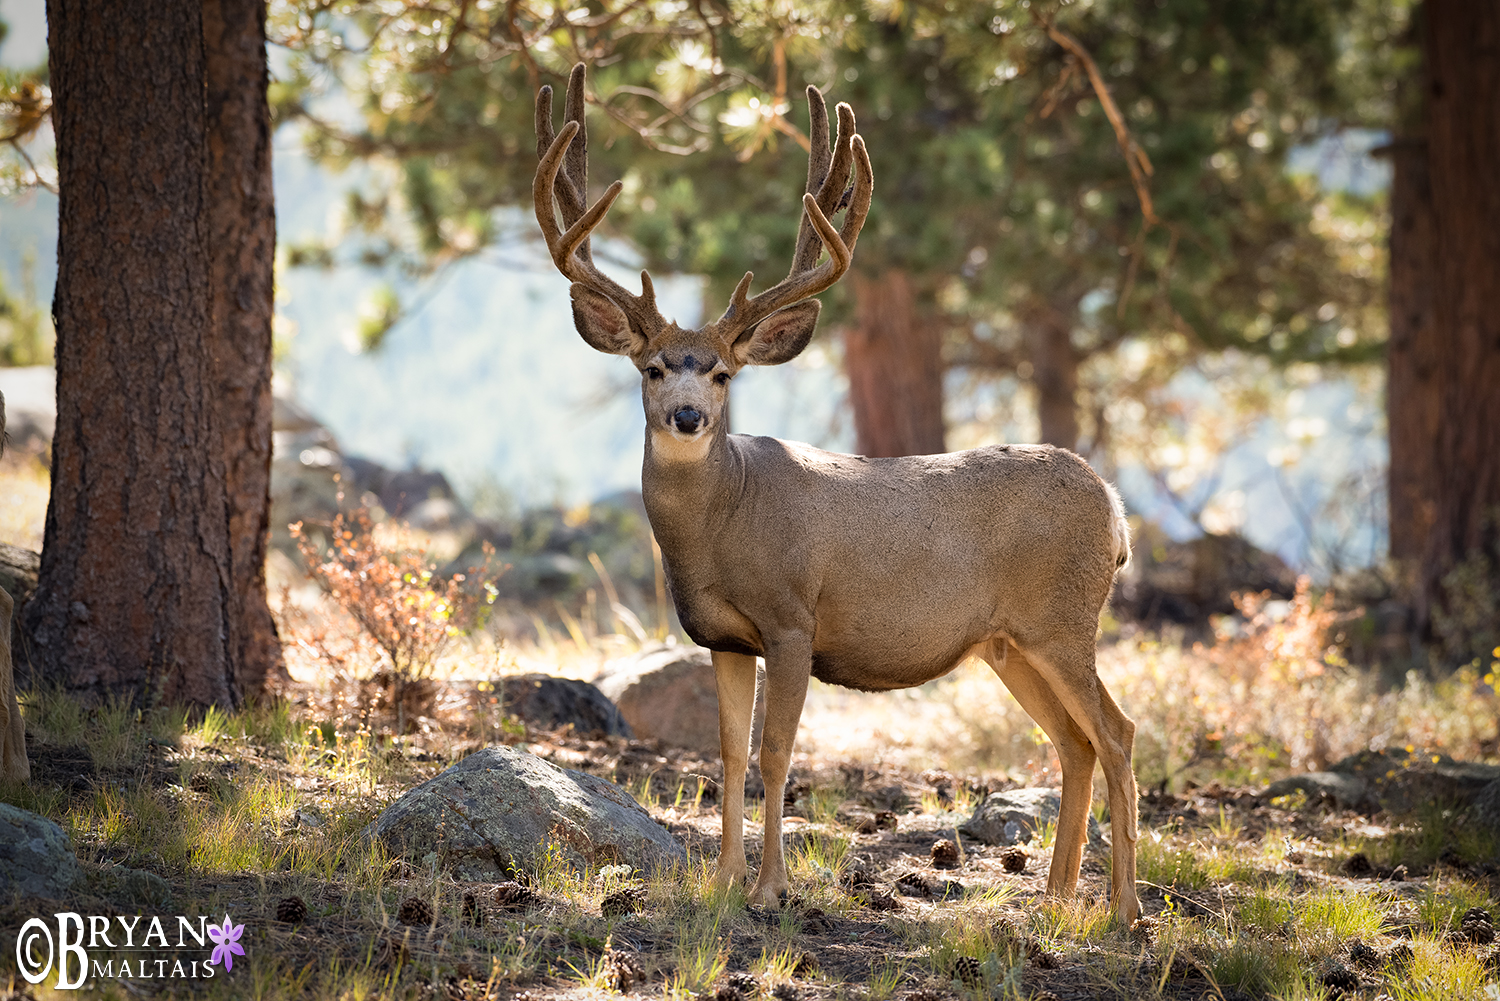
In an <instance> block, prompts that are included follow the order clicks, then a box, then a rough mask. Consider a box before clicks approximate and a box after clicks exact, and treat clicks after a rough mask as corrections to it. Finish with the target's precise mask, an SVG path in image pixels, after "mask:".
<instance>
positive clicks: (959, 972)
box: [953, 956, 984, 987]
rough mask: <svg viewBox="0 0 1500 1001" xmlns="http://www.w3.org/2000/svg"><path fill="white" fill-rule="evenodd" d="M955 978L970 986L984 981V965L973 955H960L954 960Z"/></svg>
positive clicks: (975, 985) (976, 985)
mask: <svg viewBox="0 0 1500 1001" xmlns="http://www.w3.org/2000/svg"><path fill="white" fill-rule="evenodd" d="M953 979H954V980H957V981H959V982H960V983H963V984H965V985H966V986H969V987H978V986H980V985H981V984H983V983H984V966H983V965H981V964H980V962H979V960H977V959H975V958H974V957H973V956H959V957H958V958H957V959H955V960H954V961H953Z"/></svg>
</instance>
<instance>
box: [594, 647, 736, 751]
mask: <svg viewBox="0 0 1500 1001" xmlns="http://www.w3.org/2000/svg"><path fill="white" fill-rule="evenodd" d="M595 680H596V682H597V683H598V685H599V690H600V691H602V692H603V693H604V694H605V695H606V696H608V697H609V698H611V699H613V700H614V703H615V705H617V706H619V707H620V713H621V715H623V716H624V717H625V719H626V720H627V721H628V722H629V723H630V727H631V729H633V730H634V731H635V735H636V736H637V737H640V738H643V739H647V740H660V741H662V742H663V743H666V744H671V745H673V746H674V747H681V748H685V749H687V750H691V751H697V752H699V753H701V754H707V755H711V756H715V757H717V756H718V754H719V693H718V686H717V684H716V683H715V681H714V666H713V661H712V659H711V657H710V654H709V652H708V651H707V650H705V649H703V648H702V647H697V646H654V647H648V648H646V649H644V650H642V651H641V652H640V653H638V654H635V655H634V656H632V657H624V658H621V659H619V660H614V661H610V662H609V663H608V664H606V665H605V668H604V672H603V673H602V674H601V675H600V676H599V677H598V678H597V679H595ZM764 685H765V668H764V667H761V668H760V669H759V671H758V678H757V682H756V697H755V718H754V722H753V723H752V724H751V731H750V733H751V736H750V744H751V747H752V749H753V748H758V747H759V746H760V731H761V727H762V725H763V724H764V722H765V697H764ZM752 753H753V751H752Z"/></svg>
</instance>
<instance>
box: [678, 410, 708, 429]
mask: <svg viewBox="0 0 1500 1001" xmlns="http://www.w3.org/2000/svg"><path fill="white" fill-rule="evenodd" d="M672 423H673V424H676V425H677V430H679V431H681V432H682V433H683V434H692V433H693V432H694V431H696V430H698V429H699V428H700V427H702V426H703V415H702V414H700V413H698V411H696V410H690V409H688V408H686V407H684V408H683V409H681V410H679V411H677V413H675V414H673V415H672Z"/></svg>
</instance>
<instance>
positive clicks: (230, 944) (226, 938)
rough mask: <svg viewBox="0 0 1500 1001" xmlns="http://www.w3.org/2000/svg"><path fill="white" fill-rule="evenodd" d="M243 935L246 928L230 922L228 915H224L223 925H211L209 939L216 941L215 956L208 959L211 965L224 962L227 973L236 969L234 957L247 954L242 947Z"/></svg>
mask: <svg viewBox="0 0 1500 1001" xmlns="http://www.w3.org/2000/svg"><path fill="white" fill-rule="evenodd" d="M243 934H245V926H244V925H238V926H236V925H235V923H234V922H233V921H231V920H229V915H228V914H226V915H224V923H223V924H222V925H209V926H208V937H209V938H211V939H213V941H214V954H213V955H212V956H210V957H208V962H209V965H210V966H212V965H213V964H215V963H220V962H222V963H223V964H224V971H225V972H226V973H227V972H229V971H230V970H232V969H234V957H235V956H237V955H238V956H243V955H244V954H245V947H244V946H242V945H240V936H241V935H243Z"/></svg>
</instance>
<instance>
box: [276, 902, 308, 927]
mask: <svg viewBox="0 0 1500 1001" xmlns="http://www.w3.org/2000/svg"><path fill="white" fill-rule="evenodd" d="M306 919H307V901H305V900H303V899H302V898H301V897H283V898H282V899H281V900H280V901H278V902H277V904H276V920H277V921H284V922H286V923H287V924H289V925H297V924H301V923H302V922H303V921H305V920H306Z"/></svg>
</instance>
